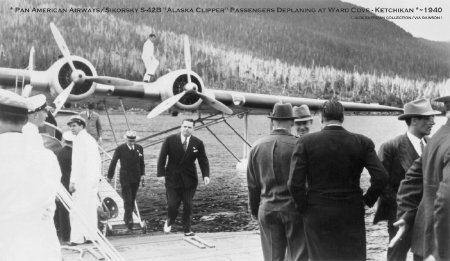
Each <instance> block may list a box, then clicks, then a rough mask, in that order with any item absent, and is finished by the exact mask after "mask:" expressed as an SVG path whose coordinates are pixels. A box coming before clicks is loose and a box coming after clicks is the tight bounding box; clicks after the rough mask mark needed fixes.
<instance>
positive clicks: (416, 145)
mask: <svg viewBox="0 0 450 261" xmlns="http://www.w3.org/2000/svg"><path fill="white" fill-rule="evenodd" d="M406 136H407V137H408V139H409V141H411V143H412V145H413V147H414V149H415V150H416V152H417V154H419V156H422V148H421V146H420V142H422V144H423V146H424V147H425V144H427V143H426V142H425V139H423V138H422V139H419V138H417V137H416V136H414V135H413V134H412V133H410V132H409V131H407V132H406Z"/></svg>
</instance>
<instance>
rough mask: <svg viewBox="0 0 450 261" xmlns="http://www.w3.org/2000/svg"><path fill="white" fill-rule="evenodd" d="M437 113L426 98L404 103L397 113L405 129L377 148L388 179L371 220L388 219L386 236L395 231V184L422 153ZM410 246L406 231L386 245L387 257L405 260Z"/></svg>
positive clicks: (409, 234) (398, 182) (397, 183)
mask: <svg viewBox="0 0 450 261" xmlns="http://www.w3.org/2000/svg"><path fill="white" fill-rule="evenodd" d="M438 114H441V112H439V111H435V110H433V108H431V104H430V102H429V101H428V100H426V99H419V100H415V101H412V102H409V103H406V104H405V106H404V114H402V115H400V116H398V119H399V120H404V121H405V122H406V125H407V126H408V130H407V132H406V133H405V134H402V135H399V136H397V137H395V138H394V139H391V140H389V141H387V142H385V143H383V144H382V145H381V147H380V151H379V152H378V157H379V158H380V160H381V162H382V163H383V166H384V167H385V169H386V171H387V172H388V174H389V183H388V185H387V186H386V188H385V189H384V191H383V193H382V194H381V195H380V199H379V200H378V209H377V212H376V213H375V218H374V221H373V222H374V224H377V222H378V221H382V220H387V222H388V233H389V240H391V239H392V238H393V237H394V236H395V234H396V233H397V228H396V227H394V226H393V224H394V222H395V221H396V220H397V203H396V199H397V191H398V187H399V186H400V182H401V181H402V180H403V179H404V178H405V172H406V171H407V170H408V169H409V167H411V165H412V163H413V162H414V160H416V159H417V158H418V157H420V155H422V150H423V147H424V146H425V144H426V142H427V141H428V138H427V137H426V135H430V132H431V128H432V127H433V125H434V115H438ZM410 246H411V233H407V235H405V237H404V238H403V240H402V241H401V242H399V243H398V244H396V245H395V246H394V247H392V248H388V251H387V260H398V261H400V260H406V254H407V253H408V250H409V248H410Z"/></svg>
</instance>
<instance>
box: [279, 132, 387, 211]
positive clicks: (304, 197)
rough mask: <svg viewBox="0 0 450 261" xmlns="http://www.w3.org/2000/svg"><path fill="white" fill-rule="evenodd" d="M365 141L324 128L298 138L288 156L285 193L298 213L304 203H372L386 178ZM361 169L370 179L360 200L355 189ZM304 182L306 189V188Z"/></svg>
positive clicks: (304, 206)
mask: <svg viewBox="0 0 450 261" xmlns="http://www.w3.org/2000/svg"><path fill="white" fill-rule="evenodd" d="M374 148H375V146H374V144H373V142H372V140H370V139H369V138H367V137H365V136H363V135H360V134H355V133H351V132H348V131H346V130H345V129H344V128H343V127H341V126H327V127H325V128H324V129H323V130H322V131H320V132H316V133H311V134H307V135H305V136H303V137H301V138H300V139H299V140H298V142H297V144H296V146H295V149H294V154H293V155H292V161H291V169H290V174H289V182H288V186H289V190H290V192H291V194H292V196H293V198H294V200H295V202H296V204H297V206H298V207H299V209H300V210H301V211H302V210H303V209H305V208H306V206H307V203H308V204H333V205H335V204H336V202H335V200H343V199H344V200H347V199H348V200H351V201H352V202H356V203H357V202H362V200H364V202H365V204H366V205H367V206H369V207H371V206H373V204H375V202H376V200H377V198H378V196H379V194H380V193H381V192H382V191H383V189H384V187H385V186H386V184H387V181H388V176H387V173H386V170H385V169H384V167H383V165H382V164H381V162H380V160H379V159H378V157H377V155H376V153H375V149H374ZM364 167H365V168H366V169H367V170H368V171H369V174H370V176H371V179H370V183H371V185H370V187H369V188H368V190H367V192H366V194H365V195H364V197H363V196H362V190H361V188H360V186H359V183H360V177H361V173H362V171H363V169H364ZM306 182H307V183H308V190H307V189H306Z"/></svg>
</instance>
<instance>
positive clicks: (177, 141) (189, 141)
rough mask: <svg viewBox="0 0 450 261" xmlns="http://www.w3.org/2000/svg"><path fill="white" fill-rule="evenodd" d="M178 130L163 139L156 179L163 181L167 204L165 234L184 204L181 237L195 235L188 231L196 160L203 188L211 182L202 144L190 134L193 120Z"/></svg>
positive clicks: (193, 192)
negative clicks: (182, 233) (162, 178)
mask: <svg viewBox="0 0 450 261" xmlns="http://www.w3.org/2000/svg"><path fill="white" fill-rule="evenodd" d="M180 131H181V133H179V134H172V135H170V136H168V137H167V138H166V139H165V140H164V142H163V144H162V146H161V151H160V152H159V158H158V165H157V177H164V178H165V186H166V196H167V205H168V206H167V220H166V222H165V223H164V232H166V233H169V232H170V231H171V229H172V224H173V223H174V222H175V219H176V217H177V215H178V208H179V207H180V204H181V202H183V227H184V228H183V230H184V235H185V236H194V235H195V234H194V232H192V230H191V219H192V205H193V204H192V201H193V199H194V195H195V191H196V190H197V185H198V177H197V168H196V166H195V161H196V160H197V162H198V165H199V166H200V170H201V171H202V176H203V181H204V183H205V185H208V184H209V182H210V179H209V161H208V157H207V156H206V152H205V145H204V144H203V141H201V140H200V139H199V138H197V137H195V136H194V135H192V133H193V132H194V120H192V119H184V120H183V121H182V123H181V128H180ZM166 163H167V164H166Z"/></svg>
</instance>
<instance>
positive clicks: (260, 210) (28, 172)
mask: <svg viewBox="0 0 450 261" xmlns="http://www.w3.org/2000/svg"><path fill="white" fill-rule="evenodd" d="M436 101H437V102H443V103H444V104H445V108H446V111H447V117H448V118H450V96H445V97H442V98H439V99H437V100H436ZM439 114H440V112H439V111H435V110H433V109H432V107H431V104H430V102H429V101H428V100H425V99H419V100H415V101H412V102H410V103H407V104H405V106H404V113H403V114H402V115H400V116H399V117H398V119H399V120H401V121H405V123H406V133H404V134H401V135H399V136H398V137H395V138H393V139H391V140H388V141H386V142H385V143H383V144H382V145H381V147H380V149H379V153H378V155H377V153H376V152H375V145H374V143H373V142H372V140H371V139H370V138H368V137H365V136H363V135H360V134H356V133H352V132H349V131H347V130H346V129H345V128H344V127H343V126H342V124H343V122H344V107H343V106H342V104H341V103H340V102H338V101H327V102H325V103H324V105H323V108H322V112H321V123H322V125H323V128H322V129H321V130H320V131H318V132H313V133H311V130H310V128H311V125H312V122H313V117H312V115H311V113H310V111H309V108H308V107H307V106H306V105H303V106H300V107H294V108H292V106H291V105H290V104H282V103H279V104H276V105H275V106H274V108H273V112H272V114H270V116H269V118H270V120H271V126H272V130H271V133H270V134H269V135H267V136H265V137H262V138H260V139H258V140H257V141H256V142H255V144H254V145H253V146H252V150H251V152H250V155H249V159H248V168H247V182H248V193H249V210H250V213H251V216H252V218H253V219H255V220H258V223H259V226H260V235H261V245H262V250H263V256H264V259H265V260H366V228H365V222H364V215H365V206H367V207H372V206H374V205H375V203H376V202H377V200H378V208H377V211H376V214H375V218H374V223H377V222H379V221H387V224H388V226H387V230H388V233H389V239H390V243H389V248H388V251H387V260H406V256H407V253H408V251H409V250H411V252H412V253H413V255H414V260H425V259H426V258H427V260H434V259H436V260H448V259H450V206H449V205H450V184H449V179H450V177H449V175H450V163H449V162H450V123H449V122H450V121H448V122H447V123H446V124H445V125H443V126H442V127H441V128H440V129H439V130H438V131H437V132H436V134H434V135H433V137H431V138H430V137H429V135H430V133H431V130H432V127H433V125H434V124H435V122H434V116H435V115H439ZM47 115H48V107H47V103H46V99H45V96H43V95H36V96H33V97H29V98H24V97H21V96H19V95H17V94H15V93H12V92H10V91H5V90H0V143H1V144H2V147H1V149H0V158H1V159H2V169H4V170H5V171H6V172H5V171H2V173H5V174H7V176H6V175H5V176H4V179H5V182H2V183H0V207H1V208H2V210H3V211H4V214H2V215H1V216H0V229H1V231H2V235H1V236H0V252H1V253H2V258H4V259H5V260H61V252H60V249H59V247H60V241H61V242H67V243H68V244H69V245H78V244H85V243H91V242H92V240H95V238H93V237H92V231H94V230H96V229H97V208H98V205H99V202H98V200H97V198H98V184H99V181H100V179H101V157H100V153H99V149H98V145H99V143H100V142H101V134H102V133H101V124H100V122H99V116H98V114H96V113H95V112H93V107H92V106H91V105H89V107H88V109H87V111H86V112H83V113H82V114H81V115H76V116H73V117H71V118H70V119H69V121H68V122H67V125H68V128H70V131H68V132H65V133H63V135H62V138H63V144H62V146H61V148H60V149H58V150H55V151H53V152H54V153H52V152H51V151H50V150H48V149H47V148H46V147H45V141H44V140H43V139H42V136H41V135H40V134H39V128H40V127H42V126H43V125H44V121H45V119H46V117H47ZM90 121H91V123H89V122H90ZM194 127H195V121H193V120H191V119H185V120H183V121H182V123H181V127H180V132H179V133H178V134H173V135H170V136H168V137H167V138H166V139H165V141H164V142H163V144H162V147H161V151H160V155H159V158H158V162H157V176H158V177H164V179H165V187H166V196H167V204H168V206H167V220H166V221H165V223H164V227H163V231H164V232H166V233H169V232H171V230H172V225H173V224H174V221H175V219H176V217H177V216H178V209H179V207H180V205H181V203H183V215H182V221H183V232H184V235H185V236H193V235H195V233H194V232H193V231H192V229H191V223H192V222H191V219H192V208H193V198H194V195H195V192H196V189H197V186H198V175H197V170H196V166H195V161H197V162H198V164H199V166H200V169H201V173H202V177H203V182H204V184H205V185H208V184H209V183H210V170H209V161H208V158H207V156H206V149H205V145H204V143H203V142H202V140H200V139H199V138H198V137H195V136H193V135H192V134H193V132H194ZM124 139H125V140H126V142H125V143H124V144H122V145H120V146H118V147H117V149H116V150H115V152H114V156H113V158H112V161H111V164H110V166H109V171H108V175H107V178H108V180H109V181H110V180H111V179H112V178H113V176H114V173H115V169H116V165H117V163H118V162H119V161H120V171H119V173H120V183H121V187H122V196H123V198H124V209H125V213H124V216H123V220H124V222H125V224H126V226H127V227H128V229H130V230H132V229H133V223H134V221H133V211H134V205H135V200H136V194H137V191H138V188H139V185H140V184H142V186H144V175H145V163H144V150H143V147H142V146H140V145H138V144H136V140H137V135H136V132H134V131H127V132H126V133H125V135H124ZM13 147H18V148H21V149H20V150H15V149H11V148H13ZM55 154H56V156H55ZM58 163H59V164H58ZM364 168H365V169H367V170H368V173H369V175H370V186H369V188H368V189H367V191H366V192H365V193H363V190H362V189H361V187H360V178H361V174H362V171H363V169H364ZM6 178H7V179H6ZM59 186H64V188H65V189H66V190H67V191H69V192H70V193H71V196H72V200H73V208H74V209H75V210H77V211H75V212H77V213H72V212H71V213H70V214H69V212H68V211H67V210H66V209H65V208H64V206H63V204H61V202H59V201H56V204H55V197H56V195H57V193H59V192H58V191H59ZM30 195H32V196H30ZM80 217H81V218H80ZM55 225H56V227H57V229H55ZM58 237H59V239H60V240H58ZM24 244H25V245H26V246H27V248H28V249H29V251H22V247H23V245H24Z"/></svg>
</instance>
